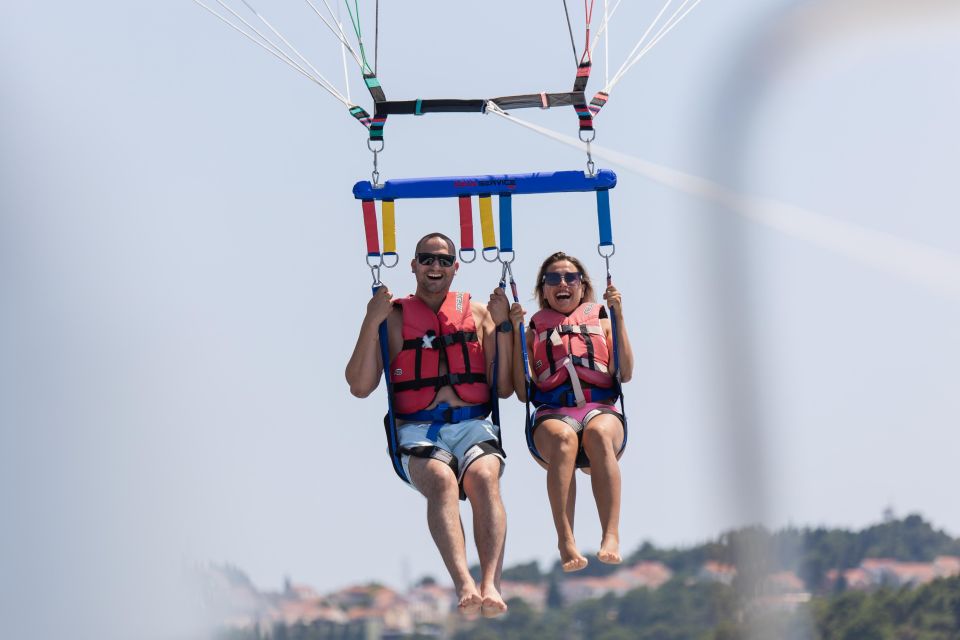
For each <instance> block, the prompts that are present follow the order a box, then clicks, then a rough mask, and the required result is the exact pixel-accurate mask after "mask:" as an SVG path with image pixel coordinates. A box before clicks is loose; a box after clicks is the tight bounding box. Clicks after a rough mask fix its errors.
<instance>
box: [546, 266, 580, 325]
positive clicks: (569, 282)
mask: <svg viewBox="0 0 960 640" xmlns="http://www.w3.org/2000/svg"><path fill="white" fill-rule="evenodd" d="M543 298H544V300H546V301H547V304H548V305H549V306H550V308H551V309H553V310H554V311H558V312H560V313H562V314H564V315H570V314H571V313H573V312H574V310H576V308H577V307H579V306H580V300H582V299H583V281H582V280H581V279H580V272H579V271H578V270H577V267H576V265H574V264H573V263H572V262H570V261H569V260H557V261H556V262H554V263H553V264H551V265H550V266H549V267H547V270H546V271H545V272H544V282H543Z"/></svg>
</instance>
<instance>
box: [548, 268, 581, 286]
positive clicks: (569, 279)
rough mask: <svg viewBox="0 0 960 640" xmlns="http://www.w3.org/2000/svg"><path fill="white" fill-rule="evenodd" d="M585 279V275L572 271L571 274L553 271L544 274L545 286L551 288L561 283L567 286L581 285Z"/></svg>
mask: <svg viewBox="0 0 960 640" xmlns="http://www.w3.org/2000/svg"><path fill="white" fill-rule="evenodd" d="M582 279H583V274H582V273H580V272H579V271H572V272H570V273H557V272H555V271H551V272H550V273H545V274H543V284H546V285H550V286H551V287H556V286H557V285H559V284H560V283H561V282H566V283H567V284H579V283H580V281H581V280H582Z"/></svg>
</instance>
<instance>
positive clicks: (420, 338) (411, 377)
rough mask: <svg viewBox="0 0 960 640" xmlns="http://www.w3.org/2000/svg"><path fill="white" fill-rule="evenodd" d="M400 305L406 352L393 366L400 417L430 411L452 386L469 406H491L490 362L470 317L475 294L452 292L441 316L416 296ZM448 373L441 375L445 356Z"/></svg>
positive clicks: (398, 356)
mask: <svg viewBox="0 0 960 640" xmlns="http://www.w3.org/2000/svg"><path fill="white" fill-rule="evenodd" d="M394 304H397V305H399V306H400V308H401V309H402V310H403V347H402V348H401V350H400V353H398V354H397V356H396V357H395V358H394V359H393V360H392V361H391V362H390V375H391V381H392V383H393V391H394V395H393V397H394V405H395V407H396V411H397V413H398V414H404V413H414V412H416V411H420V410H422V409H426V408H427V407H428V406H430V403H431V402H433V399H434V397H436V395H437V391H438V390H439V389H440V388H441V387H445V386H447V385H450V386H452V387H453V390H454V392H456V394H457V395H458V396H459V397H460V399H462V400H463V401H464V402H466V403H468V404H482V403H485V402H488V401H489V400H490V388H489V387H488V386H487V376H486V366H487V361H486V358H485V357H484V355H483V346H482V345H481V344H480V341H479V340H478V338H477V325H476V323H475V322H474V321H473V313H472V312H471V311H470V294H469V293H463V292H456V291H450V292H449V293H447V297H446V298H445V299H444V301H443V304H442V305H441V306H440V310H439V311H438V312H437V313H434V312H433V309H431V308H430V307H428V306H427V305H426V304H424V302H423V301H422V300H421V299H420V298H418V297H416V296H407V297H406V298H403V299H401V300H397V301H396V302H395V303H394ZM441 350H442V351H443V354H444V358H445V359H446V362H447V372H446V373H445V374H443V375H440V352H441Z"/></svg>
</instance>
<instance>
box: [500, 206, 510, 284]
mask: <svg viewBox="0 0 960 640" xmlns="http://www.w3.org/2000/svg"><path fill="white" fill-rule="evenodd" d="M505 251H509V252H510V253H513V200H512V199H511V197H510V194H509V193H501V194H500V253H501V254H503V253H504V252H505ZM501 284H503V283H501Z"/></svg>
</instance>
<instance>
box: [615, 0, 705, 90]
mask: <svg viewBox="0 0 960 640" xmlns="http://www.w3.org/2000/svg"><path fill="white" fill-rule="evenodd" d="M671 2H672V0H668V1H667V3H666V4H665V5H664V8H663V9H662V10H661V12H660V14H658V16H657V19H656V20H654V22H653V23H651V25H650V27H651V28H650V29H647V32H646V33H645V34H644V37H643V38H641V40H640V42H638V43H637V45H636V46H635V47H634V48H633V51H631V52H630V55H629V56H627V60H626V61H624V63H623V65H621V67H620V69H619V70H618V71H617V73H615V74H614V76H613V79H612V80H611V81H610V82H609V83H608V84H607V86H606V87H604V89H603V90H604V92H605V93H610V91H611V90H612V89H613V87H614V86H615V85H616V84H617V83H618V82H620V80H622V79H623V76H624V75H626V73H627V71H629V70H630V69H632V68H633V66H634V65H635V64H637V62H639V61H640V59H641V58H642V57H643V56H645V55H646V54H647V52H649V51H650V50H651V49H652V48H653V47H654V46H655V45H656V44H657V43H658V42H660V40H661V39H663V37H664V36H666V35H667V34H668V33H670V32H671V31H672V30H673V29H674V27H676V26H677V25H678V24H680V21H682V20H683V19H684V18H685V17H687V15H688V14H689V13H690V12H691V11H693V10H694V9H695V8H696V6H697V5H698V4H700V2H701V0H684V2H683V3H682V4H681V5H680V6H679V7H678V8H677V10H676V11H674V12H673V14H672V15H671V16H670V18H668V19H667V21H666V22H665V23H664V24H663V25H662V26H661V27H660V30H659V31H657V33H656V34H655V35H654V36H653V38H652V39H651V40H650V42H649V43H647V44H645V45H644V46H643V48H642V49H641V50H640V51H639V52H637V49H638V48H639V47H640V45H641V44H642V43H643V39H644V38H646V35H647V34H649V33H650V31H651V29H652V27H653V26H654V24H656V22H657V20H659V18H660V16H661V15H663V12H664V11H665V10H666V8H667V7H668V6H669V5H670V4H671ZM688 5H689V6H688ZM634 54H636V55H634Z"/></svg>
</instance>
